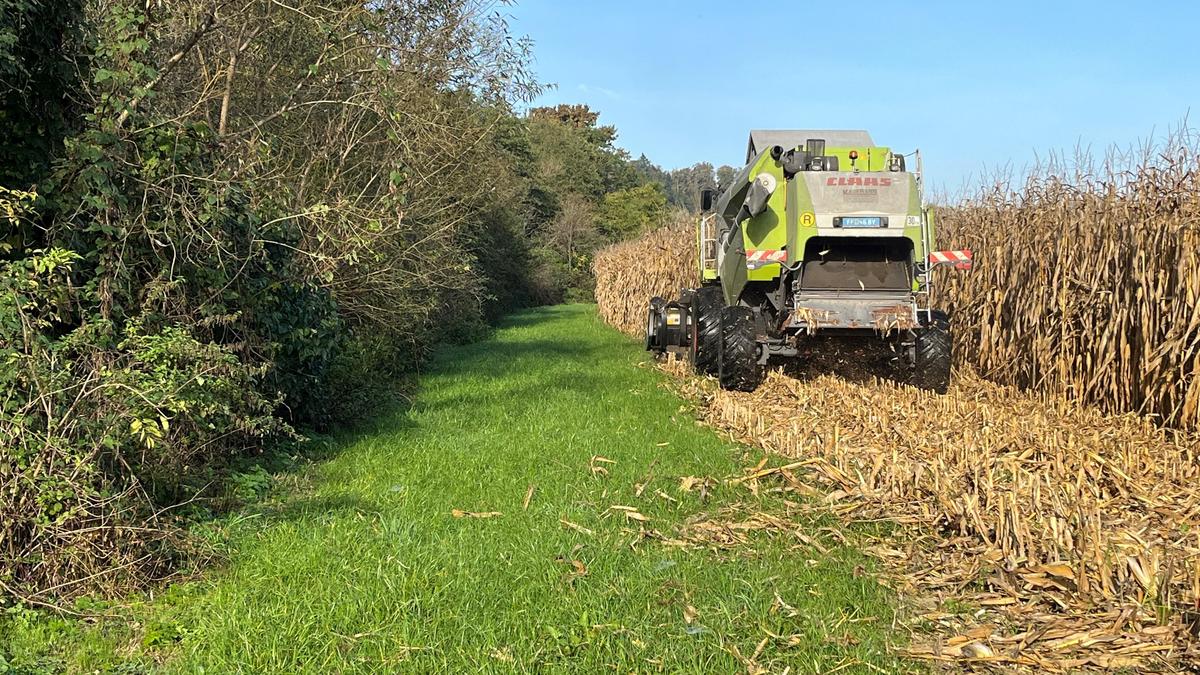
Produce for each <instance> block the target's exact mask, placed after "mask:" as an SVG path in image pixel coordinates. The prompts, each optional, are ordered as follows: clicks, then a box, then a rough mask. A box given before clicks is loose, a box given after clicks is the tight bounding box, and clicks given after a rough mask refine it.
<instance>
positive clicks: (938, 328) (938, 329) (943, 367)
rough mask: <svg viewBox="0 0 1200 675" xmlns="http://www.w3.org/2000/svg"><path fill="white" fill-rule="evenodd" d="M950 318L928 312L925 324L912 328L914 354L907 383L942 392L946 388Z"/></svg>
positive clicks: (951, 357)
mask: <svg viewBox="0 0 1200 675" xmlns="http://www.w3.org/2000/svg"><path fill="white" fill-rule="evenodd" d="M951 337H952V336H951V335H950V318H949V317H948V316H946V314H945V313H944V312H939V311H936V310H935V311H932V312H930V316H929V323H927V324H926V325H925V326H922V327H921V328H919V329H917V331H916V356H915V360H914V362H913V369H912V373H911V375H910V377H909V384H911V385H912V386H914V387H916V388H918V389H928V390H929V391H934V392H937V393H939V394H944V393H946V391H947V390H948V389H949V388H950V365H951V364H952V363H953V361H954V343H953V340H952V339H951Z"/></svg>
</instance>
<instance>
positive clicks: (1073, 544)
mask: <svg viewBox="0 0 1200 675" xmlns="http://www.w3.org/2000/svg"><path fill="white" fill-rule="evenodd" d="M1113 166H1114V165H1113V164H1112V163H1109V164H1108V165H1106V167H1105V168H1103V169H1101V170H1100V171H1091V170H1085V169H1082V168H1081V169H1077V170H1072V171H1071V172H1069V173H1068V172H1067V171H1061V170H1055V169H1049V170H1045V171H1042V172H1039V173H1037V174H1036V175H1034V176H1033V177H1032V178H1030V179H1029V180H1028V181H1027V182H1026V184H1025V185H1024V187H1023V189H1022V190H1020V191H1015V190H1012V189H1009V188H1007V187H1003V186H999V187H995V188H993V189H990V190H988V191H985V192H983V193H981V194H980V195H978V196H977V197H975V198H973V199H971V200H968V201H965V202H963V203H961V204H959V205H958V206H956V207H954V208H951V209H943V210H942V211H941V222H940V224H939V236H938V239H939V243H940V245H941V247H943V248H949V247H953V248H971V249H973V250H974V252H975V269H974V270H973V271H971V272H967V273H959V272H946V273H942V274H940V275H939V277H938V278H939V279H940V280H941V282H942V285H941V286H940V288H939V289H938V295H939V299H938V304H940V305H941V306H943V307H947V308H949V309H950V310H951V311H952V314H953V317H954V330H955V350H956V357H955V358H956V375H955V382H954V384H953V385H952V387H951V389H950V391H949V393H948V394H947V395H945V396H936V395H932V394H929V393H927V392H921V391H917V390H915V389H911V388H908V387H903V386H899V385H897V384H894V383H891V382H885V381H878V380H874V381H873V380H868V381H865V382H855V381H848V380H846V379H843V378H838V377H834V376H830V375H828V374H824V375H818V376H814V377H808V378H802V379H796V378H792V377H788V376H786V375H784V374H782V373H779V372H773V373H770V374H769V375H768V377H767V380H766V382H765V383H764V384H763V385H762V386H761V387H760V388H759V389H758V390H757V391H755V392H754V393H750V394H746V393H736V392H725V391H721V390H719V389H717V388H716V387H715V386H713V383H712V382H711V381H708V380H704V379H702V378H698V377H695V376H691V375H690V374H688V372H687V370H688V369H687V368H686V367H684V366H683V365H682V364H679V363H677V362H672V363H669V364H668V370H671V371H672V372H674V373H675V374H676V375H677V376H678V377H677V379H676V380H675V381H676V383H677V384H676V386H678V387H680V388H682V389H683V391H684V393H685V394H687V395H689V397H691V398H693V399H694V400H698V401H700V402H701V403H702V405H701V408H700V413H699V414H700V416H701V418H702V419H703V420H704V421H705V422H706V423H708V424H710V425H711V426H713V427H716V428H718V429H720V430H723V431H725V432H727V433H728V434H730V435H731V436H732V437H733V438H735V439H737V440H739V441H743V442H746V443H748V444H751V445H754V446H757V447H760V448H763V449H764V450H766V451H769V452H771V453H772V454H775V455H778V456H782V457H784V458H786V459H783V460H779V461H780V462H785V461H786V462H788V463H787V464H785V465H783V466H782V467H779V468H778V470H771V471H762V470H759V471H758V472H757V473H755V474H752V476H751V477H752V478H753V480H754V481H761V482H763V483H769V487H770V488H771V489H783V490H788V491H794V492H797V493H799V494H802V495H807V496H815V497H816V499H814V500H813V503H814V506H813V508H820V509H825V510H828V511H832V512H833V513H834V514H836V515H838V516H840V517H841V518H842V519H843V520H845V521H849V522H860V521H871V522H873V521H887V522H891V523H895V524H897V525H899V528H898V531H897V533H896V534H895V535H892V536H889V537H884V538H881V539H879V540H875V541H872V542H869V544H868V545H866V546H865V548H864V550H865V551H866V552H867V553H869V554H872V555H874V556H875V557H877V558H879V559H880V560H881V561H882V562H883V563H884V567H885V569H886V570H887V572H886V576H888V577H890V579H891V580H892V581H891V583H893V585H895V586H896V587H897V588H898V590H900V591H901V593H902V594H903V595H904V596H905V597H906V598H907V599H908V602H909V603H910V604H912V605H913V606H914V609H913V614H914V616H913V617H912V623H913V624H917V623H920V624H922V626H923V628H922V629H921V630H917V631H916V632H917V633H918V635H917V636H915V637H914V641H913V644H912V646H911V647H910V648H909V653H910V654H912V655H913V656H916V657H919V658H923V659H928V660H931V661H953V662H959V663H961V662H968V663H972V664H980V665H990V666H992V667H998V668H1001V669H1005V670H1010V669H1023V670H1028V671H1037V672H1061V671H1076V670H1087V669H1111V668H1134V669H1143V668H1144V669H1152V670H1156V671H1157V670H1177V669H1179V668H1182V667H1186V666H1187V665H1188V664H1195V663H1197V662H1200V651H1198V650H1197V638H1198V637H1200V490H1197V489H1196V485H1197V483H1198V482H1200V469H1198V468H1197V467H1198V466H1200V465H1198V460H1200V457H1197V455H1198V453H1200V435H1197V433H1196V432H1197V427H1198V426H1200V424H1198V421H1200V420H1198V415H1200V411H1198V404H1200V377H1198V376H1200V184H1198V179H1200V159H1198V156H1197V153H1196V146H1195V144H1194V143H1189V142H1188V141H1187V139H1186V138H1177V139H1175V140H1174V141H1172V142H1171V143H1170V144H1169V145H1168V146H1167V147H1166V148H1164V149H1162V150H1161V151H1160V152H1158V153H1157V154H1155V155H1148V156H1147V157H1146V158H1145V159H1144V160H1141V161H1139V162H1138V163H1136V166H1134V167H1133V168H1132V169H1130V170H1127V171H1119V170H1117V169H1115V168H1113ZM693 236H694V235H693V230H692V229H691V227H690V224H687V223H677V224H674V225H672V226H671V227H669V228H666V229H664V230H661V231H658V232H655V233H652V234H650V235H648V236H646V237H644V238H643V239H641V240H638V241H635V242H629V243H625V244H622V245H620V246H617V247H613V248H611V249H609V250H607V251H605V252H604V253H603V254H602V255H600V256H598V257H597V259H596V265H595V272H596V274H597V281H598V283H597V302H598V303H599V308H600V312H601V315H602V316H603V317H604V319H605V320H606V321H608V322H609V323H611V324H612V325H614V326H616V327H618V328H619V329H621V330H622V331H624V332H626V333H629V334H633V335H640V334H641V332H642V330H644V328H643V322H644V312H645V306H646V300H647V299H648V298H649V297H650V296H651V295H655V294H658V295H663V296H664V297H668V296H671V297H673V296H674V294H675V293H676V292H677V289H678V288H679V287H681V286H686V285H688V284H689V282H690V281H691V274H692V270H694V252H693V249H694V239H693ZM756 468H758V469H761V466H760V467H756ZM768 474H769V475H768ZM738 480H739V481H745V480H746V477H742V478H739V479H738ZM764 487H765V486H764ZM949 599H954V600H959V601H962V602H965V603H967V606H969V607H971V608H972V609H971V611H969V612H954V611H947V609H946V608H947V606H948V605H947V604H946V603H947V601H948V600H949ZM922 631H924V632H922ZM931 635H932V636H931Z"/></svg>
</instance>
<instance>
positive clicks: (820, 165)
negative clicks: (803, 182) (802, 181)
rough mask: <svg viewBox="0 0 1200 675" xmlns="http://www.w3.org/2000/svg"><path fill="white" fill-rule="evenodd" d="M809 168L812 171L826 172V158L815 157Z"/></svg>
mask: <svg viewBox="0 0 1200 675" xmlns="http://www.w3.org/2000/svg"><path fill="white" fill-rule="evenodd" d="M808 168H809V169H810V170H812V171H824V170H825V158H824V157H813V159H812V164H810V165H809V167H808Z"/></svg>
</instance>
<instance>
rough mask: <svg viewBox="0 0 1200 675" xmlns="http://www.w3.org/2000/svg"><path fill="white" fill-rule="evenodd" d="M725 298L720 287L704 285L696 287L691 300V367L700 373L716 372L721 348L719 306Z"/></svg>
mask: <svg viewBox="0 0 1200 675" xmlns="http://www.w3.org/2000/svg"><path fill="white" fill-rule="evenodd" d="M724 306H725V298H724V297H722V295H721V289H720V288H717V287H715V286H705V287H704V288H698V289H696V294H695V295H694V296H693V300H692V316H693V320H692V348H691V352H690V354H691V358H692V367H694V368H695V369H696V372H697V373H700V374H701V375H716V374H717V355H718V353H719V352H720V349H721V326H720V318H721V308H722V307H724Z"/></svg>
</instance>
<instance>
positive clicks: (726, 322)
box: [646, 131, 971, 393]
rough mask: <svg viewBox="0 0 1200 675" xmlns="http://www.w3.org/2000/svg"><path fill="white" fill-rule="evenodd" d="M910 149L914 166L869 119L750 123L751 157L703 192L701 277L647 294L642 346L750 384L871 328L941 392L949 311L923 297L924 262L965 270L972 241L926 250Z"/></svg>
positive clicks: (725, 379) (926, 225)
mask: <svg viewBox="0 0 1200 675" xmlns="http://www.w3.org/2000/svg"><path fill="white" fill-rule="evenodd" d="M913 155H914V157H915V160H916V171H915V172H910V171H908V169H907V168H906V162H905V156H904V155H900V154H897V153H894V152H892V151H891V150H890V149H889V148H885V147H878V146H876V145H875V144H874V143H873V142H872V141H871V137H870V135H868V134H867V132H865V131H753V132H751V133H750V144H749V148H748V149H747V153H746V161H747V164H746V166H745V167H744V168H743V169H742V170H741V171H740V172H739V173H738V174H737V176H736V177H735V178H734V179H733V181H732V183H731V184H730V185H723V186H721V193H720V195H719V196H717V195H716V194H715V191H713V190H705V191H704V192H703V193H702V194H701V200H700V201H701V211H702V214H701V217H700V221H699V227H698V230H699V231H698V234H697V242H698V245H699V255H698V259H699V265H700V279H701V286H700V288H694V289H686V290H684V291H682V292H681V294H680V298H679V299H678V300H674V301H671V302H667V301H665V300H663V299H662V298H658V297H656V298H654V299H652V300H651V301H650V311H649V317H648V320H647V326H646V348H647V349H648V350H651V351H654V352H657V353H659V354H662V353H665V352H668V351H670V352H677V353H686V354H687V355H688V358H689V359H690V360H691V362H692V364H693V365H694V366H695V368H696V370H698V371H699V372H702V373H707V374H711V375H715V376H716V377H717V378H718V380H719V381H720V383H721V387H722V388H725V389H733V390H741V391H752V390H754V389H755V388H756V387H757V386H758V384H759V383H760V382H761V381H762V378H763V374H764V370H765V368H766V366H767V365H768V364H769V363H771V362H772V361H774V360H778V359H796V358H797V357H800V356H801V355H802V354H803V353H805V349H806V348H809V349H811V348H812V347H814V346H818V347H819V346H820V345H822V344H828V342H825V341H824V340H823V338H825V337H833V336H843V337H847V338H854V337H857V338H862V337H871V338H876V339H878V340H882V341H883V342H884V343H886V344H887V345H888V346H889V347H890V349H891V351H892V354H893V358H892V359H891V361H892V362H893V364H894V365H896V366H897V367H899V368H901V373H902V377H903V379H904V380H905V381H907V382H909V383H910V384H912V385H914V386H916V387H920V388H923V389H931V390H933V391H937V392H939V393H945V391H946V389H947V387H949V385H950V363H951V339H950V318H949V317H948V316H947V315H946V313H945V312H942V311H939V310H936V309H933V308H932V307H930V291H931V289H932V279H933V274H932V272H933V270H934V269H935V268H938V267H941V266H952V267H954V268H957V269H969V268H970V266H971V252H970V251H934V250H933V242H934V211H933V209H932V208H931V207H928V206H926V205H925V202H924V194H923V188H922V179H921V178H922V176H921V156H920V153H919V152H916V153H913ZM817 338H822V339H821V340H819V339H817Z"/></svg>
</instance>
